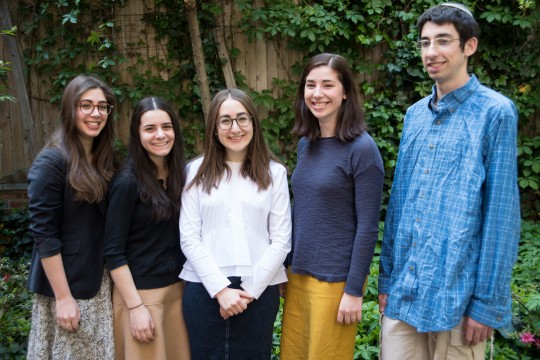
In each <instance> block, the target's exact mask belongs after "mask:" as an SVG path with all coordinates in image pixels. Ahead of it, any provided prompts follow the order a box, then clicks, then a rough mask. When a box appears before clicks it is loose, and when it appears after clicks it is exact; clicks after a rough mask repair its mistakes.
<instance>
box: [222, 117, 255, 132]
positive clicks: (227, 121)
mask: <svg viewBox="0 0 540 360" xmlns="http://www.w3.org/2000/svg"><path fill="white" fill-rule="evenodd" d="M234 121H236V124H237V125H238V127H241V128H245V127H246V126H248V125H249V123H250V122H251V116H249V115H247V114H242V115H238V117H237V118H236V119H231V118H230V117H228V116H223V117H221V118H219V120H218V121H217V124H218V126H219V128H220V129H221V130H229V129H231V128H232V126H233V122H234Z"/></svg>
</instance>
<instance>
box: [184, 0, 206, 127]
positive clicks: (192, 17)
mask: <svg viewBox="0 0 540 360" xmlns="http://www.w3.org/2000/svg"><path fill="white" fill-rule="evenodd" d="M184 5H185V9H186V17H187V19H188V24H189V33H190V36H191V46H192V48H193V60H194V62H195V69H196V70H197V77H198V78H199V88H200V92H201V103H202V108H203V114H204V119H205V121H208V110H209V109H210V102H211V101H212V99H211V96H210V87H209V86H208V76H207V74H206V67H205V62H204V53H203V48H202V41H201V32H200V30H199V21H198V20H197V4H196V1H195V0H184Z"/></svg>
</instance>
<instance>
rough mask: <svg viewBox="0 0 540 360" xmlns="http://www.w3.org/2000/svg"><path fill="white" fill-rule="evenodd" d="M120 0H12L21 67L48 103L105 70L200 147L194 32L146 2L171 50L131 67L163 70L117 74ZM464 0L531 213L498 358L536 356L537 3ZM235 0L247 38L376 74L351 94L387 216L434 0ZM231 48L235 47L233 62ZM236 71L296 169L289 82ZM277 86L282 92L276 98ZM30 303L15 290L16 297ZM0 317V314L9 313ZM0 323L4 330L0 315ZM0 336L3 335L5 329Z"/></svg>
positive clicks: (367, 313)
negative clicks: (506, 109)
mask: <svg viewBox="0 0 540 360" xmlns="http://www.w3.org/2000/svg"><path fill="white" fill-rule="evenodd" d="M128 1H133V0H120V1H118V0H104V1H89V0H35V1H32V2H28V1H18V2H17V4H18V5H17V6H18V7H17V15H18V16H17V19H18V20H17V21H18V23H17V26H18V30H17V31H18V32H19V33H20V34H22V35H24V36H25V38H26V39H30V40H29V41H28V43H29V46H26V47H25V49H24V61H25V65H26V68H27V70H28V71H29V72H36V73H46V74H48V79H49V80H47V81H51V84H52V85H53V87H52V93H51V94H50V97H51V99H52V101H53V102H57V101H58V100H59V99H60V97H61V93H62V90H63V88H64V86H65V85H66V83H67V82H68V81H69V80H70V79H71V78H73V77H74V76H75V75H77V74H80V73H81V72H85V73H88V72H91V73H94V74H97V75H99V76H100V77H102V78H103V79H104V80H105V81H106V82H107V83H108V84H111V86H113V88H114V90H115V92H116V95H117V96H118V99H119V101H121V102H126V101H127V102H130V103H135V102H136V101H138V100H139V99H140V98H142V97H143V96H146V95H147V94H154V95H159V96H162V97H164V98H165V99H166V100H168V101H169V102H171V103H172V104H173V105H174V107H175V108H176V109H177V110H178V113H179V115H180V117H181V118H182V120H183V121H182V126H183V130H184V131H183V136H184V138H185V142H186V146H187V149H186V150H187V153H188V154H189V155H190V156H193V155H196V154H197V152H198V151H197V146H196V145H197V144H200V141H201V139H203V138H204V131H203V130H204V129H203V127H204V120H203V115H202V109H201V105H200V101H199V93H200V91H199V85H198V83H197V81H196V72H195V67H194V65H193V61H192V52H191V48H190V46H186V44H190V39H189V30H188V25H187V20H186V18H185V16H184V8H183V6H184V2H183V1H177V0H150V1H154V2H155V4H156V5H157V6H156V8H157V9H159V10H156V11H147V12H146V13H145V14H144V16H143V17H142V19H141V20H142V21H143V22H144V23H145V24H146V25H147V26H151V27H153V28H154V29H156V32H157V36H158V37H159V38H161V39H166V40H167V57H166V58H165V59H158V58H148V57H143V56H140V55H136V56H137V58H136V60H137V64H146V65H149V66H150V67H151V68H154V69H156V70H159V71H157V72H151V71H147V72H140V71H138V66H137V65H133V66H129V67H127V69H125V70H122V71H127V73H128V74H127V75H128V76H122V75H123V74H120V68H121V66H119V65H122V64H124V63H125V62H126V60H127V59H128V58H129V57H130V56H134V55H133V53H132V52H130V51H129V49H124V48H119V47H118V46H117V41H116V39H117V38H118V34H119V33H120V32H121V31H122V29H121V28H119V27H118V26H117V24H115V22H114V16H113V15H114V12H115V8H118V7H121V6H123V4H124V3H125V2H128ZM463 2H464V3H465V4H467V5H469V6H470V7H471V9H472V10H473V13H474V14H475V17H476V18H477V19H478V21H479V23H480V27H481V29H482V35H481V38H480V45H479V49H478V52H477V54H476V55H475V56H474V57H473V58H472V59H471V61H470V65H471V66H470V71H471V72H473V73H475V74H476V75H477V76H478V77H479V79H480V81H481V82H482V83H483V84H485V85H487V86H489V87H492V88H494V89H495V90H497V91H500V92H501V93H503V94H505V95H506V96H508V97H509V98H511V99H512V100H513V101H514V102H515V103H516V105H517V108H518V111H519V115H520V123H519V130H520V132H519V133H520V138H519V142H518V150H519V174H518V176H519V186H520V190H521V199H522V213H523V217H524V218H525V219H527V220H530V221H525V222H524V224H523V229H522V231H523V240H522V243H521V246H520V256H519V261H518V264H517V265H516V269H515V275H514V278H513V280H512V281H513V283H512V289H513V292H514V315H515V321H514V325H513V326H514V327H513V328H510V329H506V330H505V331H503V332H501V333H500V334H499V333H498V335H497V338H496V339H497V340H496V346H495V350H496V351H495V352H496V358H497V359H505V358H508V359H527V358H534V357H535V356H536V355H537V353H535V351H537V348H536V346H538V345H537V343H536V342H535V341H536V340H534V341H531V339H538V336H539V333H538V332H539V330H538V329H539V324H538V321H539V320H538V314H539V313H540V305H539V303H540V295H539V290H538V289H539V287H540V282H539V279H538V273H539V271H538V266H539V264H538V258H539V257H538V255H539V254H538V250H537V249H538V248H540V244H539V243H538V239H539V238H540V234H539V226H538V224H537V223H534V221H538V220H540V192H539V186H540V136H539V132H538V124H539V123H540V122H539V118H540V115H539V114H540V111H539V110H540V91H538V89H539V88H540V62H538V59H539V58H540V37H539V35H540V34H539V32H540V25H539V24H540V21H539V20H540V11H539V9H538V8H537V4H536V2H535V1H534V0H493V1H463ZM234 3H235V5H236V6H237V7H238V8H239V9H240V10H241V14H242V16H241V18H240V19H239V21H238V23H237V24H235V25H236V26H238V27H239V28H240V29H241V31H243V32H244V33H245V34H246V35H247V36H248V37H249V38H250V39H256V38H259V39H268V40H270V41H274V42H278V43H280V44H284V45H285V46H289V47H292V48H294V49H297V50H299V51H301V52H302V53H303V54H305V57H306V58H307V57H309V56H311V55H314V54H316V53H319V52H323V51H325V52H334V53H338V54H341V55H343V56H344V57H346V58H347V59H348V61H349V62H350V64H351V65H352V67H353V69H354V71H355V72H356V73H359V74H371V73H377V74H378V76H377V77H376V80H374V81H371V82H367V81H364V82H362V83H360V84H359V91H360V92H361V93H362V94H363V95H364V97H365V100H364V104H363V105H364V110H365V113H366V119H367V122H368V126H369V131H370V133H371V135H372V136H373V137H374V139H375V141H376V142H377V144H378V146H379V148H380V151H381V154H382V156H383V159H384V163H385V171H386V181H385V194H384V199H383V211H382V212H381V220H383V219H384V214H385V211H384V210H385V204H386V203H387V200H388V194H389V191H390V187H391V181H392V176H393V169H394V167H395V163H396V157H397V152H398V146H399V139H400V134H401V129H402V126H403V117H404V114H405V111H406V109H407V107H408V106H410V105H411V104H412V103H414V102H415V101H417V100H419V99H420V98H422V97H423V96H425V95H427V94H429V93H430V92H431V87H432V81H431V80H430V79H429V77H428V76H427V75H426V74H425V72H424V71H423V70H422V65H421V60H420V57H419V53H418V50H417V49H416V48H415V46H414V42H415V41H416V40H417V38H418V33H417V30H416V26H415V21H416V19H417V18H418V16H419V15H420V14H421V13H422V12H423V11H425V10H426V9H427V8H428V7H430V6H432V5H435V4H436V3H439V1H434V0H419V1H410V0H398V1H390V0H376V1H371V0H369V1H368V0H358V1H350V0H321V1H303V0H300V1H293V0H266V1H265V2H264V3H265V6H262V7H256V6H254V3H258V2H253V1H251V0H234ZM221 5H222V1H221V0H213V1H201V2H198V7H199V8H198V16H199V26H200V28H201V34H202V37H203V39H202V41H203V47H204V49H203V50H204V54H205V59H206V69H207V73H208V78H209V82H210V91H211V93H215V92H217V90H219V89H221V88H223V87H224V86H225V81H224V79H223V75H222V73H221V59H220V58H219V57H218V55H217V51H216V45H215V39H214V38H213V32H212V27H213V26H215V17H216V16H218V15H219V14H220V13H221V11H222V10H221V9H222V8H221ZM38 29H39V30H40V31H38ZM43 29H45V31H42V30H43ZM133 45H134V46H135V45H137V44H133ZM374 47H381V49H382V50H383V57H382V61H381V62H379V63H370V62H367V61H366V60H365V56H364V54H365V53H366V52H369V51H371V50H373V48H374ZM239 51H240V50H239V49H231V51H230V57H231V59H232V62H233V63H234V60H235V58H236V56H237V55H238V53H239ZM178 64H180V65H178ZM302 67H303V64H302V63H299V64H296V65H295V66H293V68H292V69H291V71H292V73H293V74H296V75H298V74H299V71H300V70H301V69H302ZM159 72H166V73H168V74H169V77H168V79H167V80H163V79H162V78H161V76H159ZM0 75H1V73H0ZM235 76H236V82H237V84H238V86H239V87H240V88H243V89H245V90H247V91H248V92H249V93H250V94H251V95H252V97H253V99H254V101H255V103H256V104H257V105H258V106H259V107H260V108H261V109H262V110H264V111H263V113H264V114H265V118H264V119H263V126H264V129H265V132H264V134H265V138H266V140H267V142H268V144H269V145H270V147H271V148H272V150H273V151H274V152H275V153H276V154H277V155H278V156H279V157H280V158H281V159H282V160H283V161H284V163H285V164H286V165H287V166H288V167H289V170H290V171H292V170H293V169H294V166H295V163H296V154H295V150H296V141H297V139H294V138H293V137H292V136H291V134H290V129H291V126H292V122H293V119H294V111H293V102H294V98H295V94H296V87H297V83H296V82H295V81H294V80H290V79H274V82H273V84H272V88H271V89H267V90H262V91H253V89H246V81H245V77H244V75H243V74H240V73H236V74H235ZM126 78H129V79H130V81H129V83H128V82H126V81H125V80H123V79H126ZM276 90H277V91H276ZM276 93H277V94H279V95H278V96H274V95H273V94H276ZM4 220H5V219H3V220H2V221H4ZM8 223H9V225H6V224H7V223H2V224H3V225H4V228H3V229H2V231H12V230H13V229H14V228H15V227H17V226H19V225H17V224H16V223H13V222H9V221H8ZM6 226H7V227H6ZM11 226H13V228H12V227H11ZM10 234H11V235H8V236H14V238H16V239H17V240H14V241H13V242H12V243H11V244H12V246H14V247H16V246H18V245H16V244H18V243H19V242H21V241H22V242H24V241H26V240H23V237H18V235H14V234H12V233H10ZM0 241H5V238H4V237H2V238H0ZM6 249H7V248H6ZM17 258H20V259H22V258H23V256H22V255H21V256H19V255H17V256H16V257H15V259H17ZM377 262H378V257H377V254H376V257H375V260H374V265H373V267H372V276H371V277H370V280H369V284H368V293H367V295H366V298H365V300H364V319H363V321H362V323H360V324H359V332H358V337H357V347H356V356H357V357H358V358H360V359H372V358H375V357H376V354H377V352H378V347H377V339H378V331H379V330H378V329H379V328H378V324H377V319H378V309H377V304H376V285H377V284H376V275H377V271H378V266H377V264H378V263H377ZM2 266H4V265H2ZM5 266H7V267H11V268H14V269H16V268H17V266H18V265H17V264H16V263H10V264H6V265H5ZM5 269H6V268H5V267H3V268H2V272H3V273H4V271H6V273H8V272H9V270H5ZM9 273H10V274H11V273H15V272H9ZM535 274H536V275H535ZM6 284H7V283H6V282H4V283H2V290H1V291H12V292H13V290H4V287H5V286H8V285H6ZM9 286H12V285H9ZM21 286H22V285H21ZM2 298H3V296H2ZM26 300H27V298H24V297H23V298H21V302H23V303H24V302H25V301H26ZM2 306H3V305H2ZM25 306H26V305H25ZM26 308H27V307H26ZM0 311H4V310H0ZM0 314H2V316H7V315H6V314H7V312H1V313H0ZM276 329H277V330H276V334H275V342H276V343H277V342H278V341H279V335H280V332H279V329H280V318H278V319H277V320H276ZM2 331H4V327H3V326H2V323H0V332H2ZM0 335H1V336H0V338H1V339H2V341H4V340H3V339H5V338H6V337H5V336H4V333H0ZM531 337H532V338H531ZM522 340H526V342H523V341H522ZM14 341H15V340H14ZM15 342H16V341H15ZM7 346H8V345H7V344H6V343H4V342H2V343H1V344H0V354H1V351H5V349H6V348H7ZM14 351H15V350H14ZM274 352H275V357H276V358H277V357H278V356H279V348H277V347H276V348H275V351H274Z"/></svg>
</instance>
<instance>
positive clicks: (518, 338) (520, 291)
mask: <svg viewBox="0 0 540 360" xmlns="http://www.w3.org/2000/svg"><path fill="white" fill-rule="evenodd" d="M539 269H540V223H533V222H529V221H523V222H522V225H521V242H520V246H519V253H518V261H517V263H516V265H515V267H514V273H513V276H512V297H513V302H512V311H513V317H512V324H511V326H510V328H509V329H502V330H501V335H502V339H500V341H499V342H498V343H499V344H500V347H501V348H504V349H505V354H504V355H502V354H501V356H497V357H496V359H505V358H508V356H509V354H511V353H512V351H513V352H514V353H515V354H516V355H517V354H519V356H520V357H519V359H538V358H540V271H539Z"/></svg>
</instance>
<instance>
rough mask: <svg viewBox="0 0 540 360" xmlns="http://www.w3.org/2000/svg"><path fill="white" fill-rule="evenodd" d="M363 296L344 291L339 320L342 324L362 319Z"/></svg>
mask: <svg viewBox="0 0 540 360" xmlns="http://www.w3.org/2000/svg"><path fill="white" fill-rule="evenodd" d="M363 301H364V298H363V297H361V296H353V295H349V294H346V293H343V296H342V297H341V302H340V303H339V310H338V317H337V321H338V323H340V324H352V323H355V322H360V321H361V320H362V302H363Z"/></svg>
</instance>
